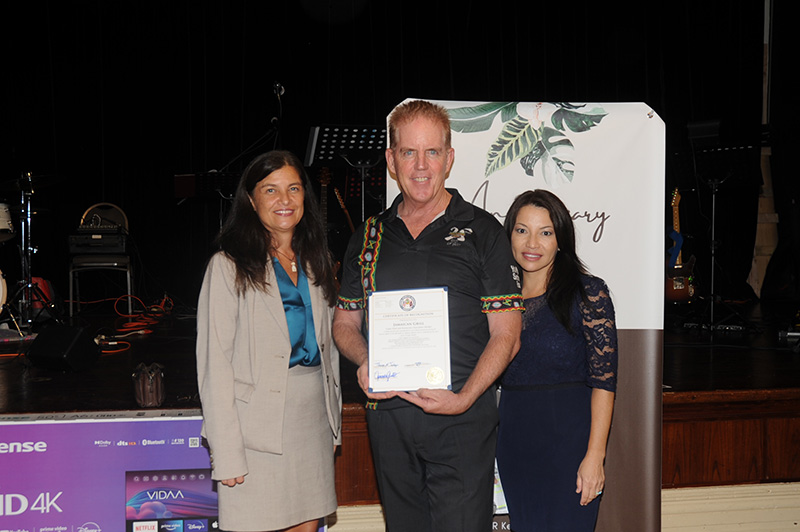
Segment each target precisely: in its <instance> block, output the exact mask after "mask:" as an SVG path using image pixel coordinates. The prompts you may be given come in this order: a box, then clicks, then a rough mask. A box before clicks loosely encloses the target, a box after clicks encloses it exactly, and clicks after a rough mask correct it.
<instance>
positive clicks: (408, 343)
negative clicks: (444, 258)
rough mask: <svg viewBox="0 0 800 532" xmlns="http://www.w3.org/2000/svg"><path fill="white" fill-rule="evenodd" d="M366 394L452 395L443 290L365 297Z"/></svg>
mask: <svg viewBox="0 0 800 532" xmlns="http://www.w3.org/2000/svg"><path fill="white" fill-rule="evenodd" d="M368 308H369V311H368V312H369V314H368V317H369V391H370V392H389V391H413V390H418V389H419V388H439V389H448V390H449V389H451V380H450V326H449V322H448V310H447V289H446V288H418V289H413V290H391V291H378V292H373V293H372V294H370V296H369V307H368Z"/></svg>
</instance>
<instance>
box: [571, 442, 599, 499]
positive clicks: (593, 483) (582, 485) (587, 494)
mask: <svg viewBox="0 0 800 532" xmlns="http://www.w3.org/2000/svg"><path fill="white" fill-rule="evenodd" d="M605 483H606V474H605V470H604V469H603V458H602V457H600V456H598V455H596V454H593V453H591V452H588V453H586V456H584V457H583V460H582V461H581V465H580V466H579V467H578V480H577V481H576V483H575V484H576V489H575V493H580V494H581V506H586V505H587V504H589V503H590V502H592V501H593V500H595V499H596V498H597V497H599V496H600V494H601V493H603V487H604V486H605Z"/></svg>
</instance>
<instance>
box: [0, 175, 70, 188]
mask: <svg viewBox="0 0 800 532" xmlns="http://www.w3.org/2000/svg"><path fill="white" fill-rule="evenodd" d="M64 179H65V178H64V176H60V175H53V174H50V175H32V176H30V177H29V176H22V177H20V178H18V179H10V180H8V181H3V182H0V190H14V191H29V190H30V189H31V188H33V189H34V190H35V189H37V188H40V187H49V186H51V185H56V184H58V183H60V182H62V181H64Z"/></svg>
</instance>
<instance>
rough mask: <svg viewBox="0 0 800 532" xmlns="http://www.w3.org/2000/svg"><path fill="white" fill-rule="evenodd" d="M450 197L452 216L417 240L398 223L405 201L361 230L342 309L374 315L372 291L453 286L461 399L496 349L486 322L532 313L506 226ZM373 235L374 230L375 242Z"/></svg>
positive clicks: (346, 270) (346, 274)
mask: <svg viewBox="0 0 800 532" xmlns="http://www.w3.org/2000/svg"><path fill="white" fill-rule="evenodd" d="M447 191H448V192H450V194H452V196H453V197H452V198H451V200H450V203H449V205H448V206H447V209H446V210H445V213H444V214H443V215H442V216H440V217H439V218H437V219H436V220H434V221H433V222H431V224H430V225H428V226H427V227H426V228H425V229H424V230H423V231H422V233H420V235H419V236H418V237H417V238H416V239H414V238H412V237H411V234H410V233H409V232H408V229H406V226H405V224H404V223H403V221H402V220H401V219H400V218H399V217H398V216H397V207H398V205H399V204H400V202H401V201H402V195H400V196H398V197H397V198H395V200H394V202H393V203H392V206H391V207H390V208H389V209H387V210H386V211H384V212H382V213H381V214H379V215H378V216H377V217H374V220H375V222H376V223H374V225H373V223H371V222H370V220H368V221H367V222H366V223H365V224H362V225H361V227H360V228H359V229H358V230H356V232H355V234H354V235H353V237H352V238H351V239H350V244H349V245H348V248H347V252H346V254H345V258H344V267H343V271H342V280H341V281H342V283H341V289H340V291H339V301H338V307H339V308H341V309H343V310H359V309H361V310H364V311H366V299H365V296H366V295H367V294H368V293H369V291H370V290H401V289H406V288H426V287H439V286H446V287H447V294H448V306H449V316H450V365H451V368H450V370H451V374H452V382H453V391H458V390H460V389H461V387H462V386H463V385H464V383H465V382H466V380H467V378H468V377H469V376H470V374H471V373H472V370H473V369H474V368H475V365H476V364H477V363H478V359H479V358H480V356H481V354H482V353H483V350H484V348H485V347H486V344H487V343H488V341H489V324H488V320H487V318H486V314H488V313H491V312H509V311H512V312H516V311H519V310H521V309H522V308H524V305H523V303H522V296H521V293H520V290H521V289H520V282H519V273H518V270H517V266H516V263H515V261H514V258H513V255H512V254H511V246H510V244H509V242H508V238H507V236H506V234H505V232H504V230H503V227H502V225H500V223H499V222H498V221H497V220H496V219H495V218H494V217H493V216H491V215H490V214H489V213H487V212H486V211H484V210H483V209H480V208H478V207H475V206H474V205H472V204H471V203H467V202H466V201H464V199H463V198H462V197H461V195H460V194H459V193H458V191H457V190H455V189H447ZM371 220H372V219H371ZM365 227H366V228H367V229H368V230H372V229H373V228H374V231H373V232H372V234H371V235H370V234H369V231H367V233H365ZM365 246H366V251H365ZM375 257H377V260H376V259H375ZM373 266H374V267H373ZM365 284H366V285H367V287H366V289H365V288H364V285H365Z"/></svg>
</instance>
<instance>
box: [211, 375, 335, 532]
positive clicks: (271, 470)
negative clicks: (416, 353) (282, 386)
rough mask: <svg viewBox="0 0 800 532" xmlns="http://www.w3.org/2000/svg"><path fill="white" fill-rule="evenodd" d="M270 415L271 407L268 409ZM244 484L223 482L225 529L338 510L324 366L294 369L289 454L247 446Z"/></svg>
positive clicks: (283, 523)
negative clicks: (323, 384)
mask: <svg viewBox="0 0 800 532" xmlns="http://www.w3.org/2000/svg"><path fill="white" fill-rule="evenodd" d="M264 415H265V416H267V415H269V412H264ZM245 457H246V458H247V469H248V470H249V473H248V474H247V475H246V476H245V477H244V483H242V484H238V485H236V486H235V487H233V488H229V487H227V486H224V485H222V484H217V490H218V495H219V521H220V527H221V528H222V529H223V530H226V531H230V532H234V531H235V532H250V531H264V530H279V529H282V528H287V527H290V526H293V525H296V524H298V523H302V522H305V521H310V520H312V519H317V518H320V517H324V516H326V515H328V514H331V513H333V512H334V511H335V510H336V489H335V486H334V477H333V434H332V433H331V428H330V425H329V424H328V416H327V414H326V410H325V397H324V392H323V387H322V368H321V367H320V366H314V367H305V366H295V367H293V368H290V369H289V382H288V385H287V390H286V407H285V416H284V421H283V454H280V455H279V454H271V453H262V452H258V451H252V450H250V449H246V450H245Z"/></svg>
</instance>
